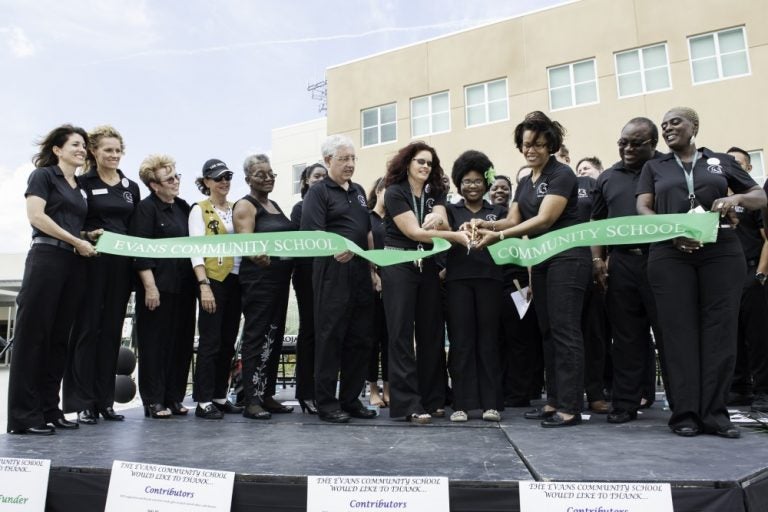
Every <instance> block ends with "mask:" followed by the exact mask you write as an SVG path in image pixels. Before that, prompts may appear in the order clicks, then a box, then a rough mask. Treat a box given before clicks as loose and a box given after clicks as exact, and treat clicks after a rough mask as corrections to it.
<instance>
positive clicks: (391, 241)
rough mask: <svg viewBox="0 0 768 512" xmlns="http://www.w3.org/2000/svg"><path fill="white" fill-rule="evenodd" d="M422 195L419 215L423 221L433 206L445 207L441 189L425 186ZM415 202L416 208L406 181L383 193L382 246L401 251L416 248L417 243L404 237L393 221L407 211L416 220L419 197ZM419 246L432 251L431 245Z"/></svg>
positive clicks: (391, 186) (388, 188)
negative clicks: (422, 207) (383, 228)
mask: <svg viewBox="0 0 768 512" xmlns="http://www.w3.org/2000/svg"><path fill="white" fill-rule="evenodd" d="M422 194H424V211H423V212H421V211H420V212H419V213H421V218H422V220H423V219H424V217H426V216H427V215H428V214H430V213H432V210H433V209H434V207H435V206H445V192H444V191H443V190H442V189H440V190H433V189H432V187H431V186H429V185H427V186H425V187H424V190H423V191H422ZM415 200H416V203H415V204H416V206H414V195H413V194H412V193H411V186H410V185H409V184H408V180H407V179H406V180H403V181H401V182H400V183H394V184H392V185H389V186H388V187H387V190H386V192H384V210H385V212H386V213H385V215H384V227H385V230H386V237H385V238H384V245H386V246H388V247H400V248H403V249H416V248H418V246H419V242H416V241H414V240H411V239H410V238H408V237H407V236H405V235H404V234H403V232H402V231H400V229H399V228H398V227H397V224H395V221H394V218H395V217H397V216H398V215H400V214H401V213H405V212H407V211H411V212H413V214H414V215H416V218H417V219H418V218H419V215H417V214H416V210H417V209H418V210H421V196H419V197H416V198H415ZM421 245H422V247H423V248H424V249H425V250H430V249H432V244H431V243H429V244H427V243H422V244H421Z"/></svg>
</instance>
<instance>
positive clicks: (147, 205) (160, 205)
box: [128, 193, 196, 293]
mask: <svg viewBox="0 0 768 512" xmlns="http://www.w3.org/2000/svg"><path fill="white" fill-rule="evenodd" d="M190 209H191V208H190V206H189V204H187V202H186V201H184V200H183V199H179V198H178V197H177V198H175V199H174V200H173V204H171V203H166V202H163V201H161V200H160V198H158V197H157V196H156V195H155V194H154V193H151V194H150V195H149V196H147V197H146V198H144V199H142V200H141V201H139V205H138V206H137V207H136V211H135V212H134V214H133V217H132V218H131V224H130V228H129V230H128V232H129V233H130V234H131V235H132V236H138V237H141V238H174V237H179V236H188V235H189V221H188V219H189V210H190ZM133 266H134V268H135V269H136V270H149V269H151V270H152V271H153V274H154V275H155V284H156V285H157V289H158V290H160V291H161V292H167V293H182V292H188V291H190V290H192V289H194V287H195V282H196V280H195V274H194V272H193V270H192V265H191V264H190V262H189V258H136V259H135V260H134V264H133Z"/></svg>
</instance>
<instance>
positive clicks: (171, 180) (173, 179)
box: [155, 173, 181, 185]
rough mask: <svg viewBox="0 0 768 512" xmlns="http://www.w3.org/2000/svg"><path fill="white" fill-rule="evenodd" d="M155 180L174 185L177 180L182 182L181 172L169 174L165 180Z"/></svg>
mask: <svg viewBox="0 0 768 512" xmlns="http://www.w3.org/2000/svg"><path fill="white" fill-rule="evenodd" d="M155 181H157V182H158V183H166V184H168V185H173V184H174V183H176V182H177V181H178V182H179V183H181V173H176V174H174V175H173V176H168V177H167V178H165V179H163V180H155Z"/></svg>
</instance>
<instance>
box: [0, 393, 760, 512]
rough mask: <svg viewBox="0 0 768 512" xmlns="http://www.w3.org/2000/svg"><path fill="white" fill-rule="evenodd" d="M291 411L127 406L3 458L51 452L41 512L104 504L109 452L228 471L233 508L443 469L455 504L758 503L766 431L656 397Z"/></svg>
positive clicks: (8, 443) (694, 507)
mask: <svg viewBox="0 0 768 512" xmlns="http://www.w3.org/2000/svg"><path fill="white" fill-rule="evenodd" d="M286 391H288V392H291V390H290V389H289V390H286ZM291 394H292V393H291ZM188 405H190V409H191V404H188ZM295 409H296V410H295V411H294V413H292V414H284V415H273V419H272V420H270V421H259V420H250V419H246V418H243V417H242V416H239V415H229V416H227V417H226V418H225V419H224V420H222V421H212V420H202V419H199V418H195V417H194V416H193V415H192V411H190V415H189V416H187V417H174V418H172V419H169V420H157V419H150V418H144V416H143V412H142V410H141V409H139V408H134V409H129V410H126V411H122V412H123V413H124V414H126V420H125V421H124V422H122V423H115V422H105V421H101V422H100V423H99V424H98V425H95V426H89V425H82V426H81V427H80V429H79V430H78V431H71V432H60V433H57V434H56V435H55V436H47V437H34V436H12V435H2V436H0V456H2V457H29V458H47V459H51V461H52V462H51V474H50V480H49V490H48V506H47V510H50V511H67V512H71V511H74V510H77V511H78V512H89V511H101V510H103V508H104V504H105V501H106V493H107V486H108V483H109V473H110V468H111V465H112V461H113V460H115V459H120V460H127V461H134V462H145V463H157V464H168V465H177V466H191V467H198V468H208V469H218V470H226V471H234V472H236V479H235V488H234V495H233V500H232V510H233V511H248V512H251V511H259V512H261V511H300V510H304V509H305V506H306V478H305V477H306V475H388V476H389V475H405V476H416V475H430V476H446V477H448V478H449V479H450V501H451V510H452V511H473V512H480V511H518V510H520V505H519V500H518V487H517V482H518V481H519V480H553V481H602V482H606V481H607V482H669V483H671V484H672V498H673V503H674V507H675V512H694V511H702V512H714V511H718V512H742V511H744V512H765V511H766V510H768V433H766V432H761V431H756V430H755V429H751V428H743V429H742V430H743V435H742V438H741V439H738V440H728V439H721V438H718V437H715V436H710V435H702V436H698V437H695V438H682V437H678V436H675V435H673V434H672V433H671V432H670V431H669V429H668V428H667V426H666V420H667V417H668V415H669V413H668V412H666V411H664V410H663V409H662V408H661V406H660V405H654V407H653V408H651V409H649V410H646V411H644V412H643V413H642V414H641V416H640V418H639V419H638V420H637V421H634V422H631V423H627V424H624V425H609V424H608V423H606V421H605V416H604V415H592V416H591V418H590V419H589V420H588V421H586V422H585V423H584V424H583V425H581V426H578V427H571V428H562V429H543V428H541V427H540V426H539V425H538V422H536V421H530V420H526V419H524V418H523V416H522V414H523V412H524V411H525V410H526V409H521V408H512V409H510V408H508V409H507V410H506V411H504V412H503V413H502V414H503V420H502V421H501V422H500V423H488V422H483V421H481V420H480V419H479V418H478V416H479V412H478V413H477V414H475V415H472V419H471V420H470V421H469V422H467V423H464V424H455V423H451V422H450V421H448V419H447V418H445V419H435V420H434V423H433V424H432V425H424V426H419V425H412V424H410V423H406V422H405V421H402V420H400V421H398V420H392V419H390V418H389V415H388V413H387V409H382V411H381V412H382V414H381V415H380V416H379V417H378V418H376V419H374V420H352V422H350V423H349V424H344V425H333V424H328V423H324V422H322V421H320V420H319V419H318V418H317V417H316V416H310V415H306V414H302V413H301V412H300V410H299V408H298V407H296V408H295ZM449 414H450V409H449ZM425 512H430V511H425Z"/></svg>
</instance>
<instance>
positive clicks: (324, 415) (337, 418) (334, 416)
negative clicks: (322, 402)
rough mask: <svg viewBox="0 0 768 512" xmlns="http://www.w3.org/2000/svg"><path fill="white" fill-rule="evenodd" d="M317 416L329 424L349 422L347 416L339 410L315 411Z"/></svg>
mask: <svg viewBox="0 0 768 512" xmlns="http://www.w3.org/2000/svg"><path fill="white" fill-rule="evenodd" d="M317 416H318V417H319V418H320V419H321V420H323V421H327V422H329V423H347V422H348V421H349V414H347V413H346V412H344V411H342V410H341V409H336V410H335V411H328V412H326V411H322V410H320V411H317Z"/></svg>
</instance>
